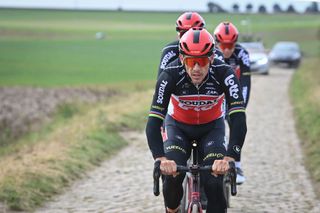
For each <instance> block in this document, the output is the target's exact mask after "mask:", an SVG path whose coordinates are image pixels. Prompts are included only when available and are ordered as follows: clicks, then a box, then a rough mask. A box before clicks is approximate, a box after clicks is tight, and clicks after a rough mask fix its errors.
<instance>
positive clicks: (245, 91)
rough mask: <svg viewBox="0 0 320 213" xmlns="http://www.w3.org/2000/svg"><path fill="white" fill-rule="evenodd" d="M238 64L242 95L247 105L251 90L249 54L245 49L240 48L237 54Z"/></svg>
mask: <svg viewBox="0 0 320 213" xmlns="http://www.w3.org/2000/svg"><path fill="white" fill-rule="evenodd" d="M238 58H239V65H240V73H241V74H240V83H241V90H242V95H243V99H244V103H245V107H247V105H248V102H249V97H250V90H251V71H250V60H249V59H250V56H249V53H248V51H247V50H245V49H244V48H242V50H241V51H240V52H239V55H238Z"/></svg>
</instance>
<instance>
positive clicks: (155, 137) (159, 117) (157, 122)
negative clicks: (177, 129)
mask: <svg viewBox="0 0 320 213" xmlns="http://www.w3.org/2000/svg"><path fill="white" fill-rule="evenodd" d="M173 89H174V83H173V81H172V78H171V77H170V76H169V75H168V73H167V72H162V73H161V74H160V76H159V78H158V81H157V84H156V88H155V93H154V95H153V100H152V104H151V109H150V113H149V118H148V122H147V126H146V135H147V140H148V145H149V148H150V150H151V152H152V156H153V158H154V159H156V158H160V157H164V149H163V141H162V136H161V129H160V128H161V126H162V123H163V120H164V118H165V115H166V113H167V108H168V104H169V101H170V97H171V93H172V91H173Z"/></svg>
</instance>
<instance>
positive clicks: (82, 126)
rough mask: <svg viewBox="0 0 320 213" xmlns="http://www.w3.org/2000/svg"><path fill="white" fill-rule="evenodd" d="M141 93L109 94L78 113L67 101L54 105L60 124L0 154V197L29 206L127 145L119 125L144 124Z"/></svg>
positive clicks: (11, 205)
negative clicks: (57, 107) (60, 107)
mask: <svg viewBox="0 0 320 213" xmlns="http://www.w3.org/2000/svg"><path fill="white" fill-rule="evenodd" d="M146 95H147V96H149V97H151V92H150V91H143V92H135V93H130V95H129V94H124V95H121V96H117V97H113V98H110V100H109V101H108V103H100V104H97V105H96V106H94V107H90V109H88V110H86V111H84V110H80V111H79V112H81V113H80V114H79V113H77V110H74V109H72V108H70V106H66V107H63V109H60V113H59V115H58V116H60V117H61V116H62V117H64V118H65V119H63V120H62V121H63V122H60V125H59V124H56V125H55V126H54V127H53V128H51V130H50V131H45V133H42V136H41V137H32V138H30V137H28V138H25V139H22V141H21V142H19V144H20V145H19V146H16V148H15V149H11V150H12V151H11V152H10V151H7V152H5V154H3V155H1V156H0V159H1V161H0V168H1V170H2V171H3V172H1V173H0V201H1V202H3V203H5V204H6V206H7V207H8V208H9V209H12V210H27V211H30V210H33V209H35V208H36V207H38V206H40V205H41V204H43V202H45V201H47V200H49V199H50V198H51V197H52V196H53V195H55V194H58V193H60V192H61V191H62V189H63V188H65V187H67V186H68V185H70V183H72V181H74V180H76V179H78V178H79V177H82V176H83V174H84V173H85V172H86V171H88V170H90V169H91V168H94V167H95V166H97V165H99V164H100V162H102V161H103V160H105V159H106V158H108V157H109V156H110V155H111V154H113V153H114V152H116V151H118V150H119V149H120V148H121V147H123V146H125V145H126V144H127V142H126V141H125V140H124V139H123V138H121V137H120V136H119V135H118V131H119V130H122V129H123V128H130V129H140V130H141V128H142V127H143V126H144V125H142V124H144V122H142V120H143V119H144V117H146V113H147V110H148V109H147V108H148V106H149V101H150V100H148V99H146V98H145V97H146ZM137 100H141V101H139V103H137ZM132 103H134V104H132ZM137 123H138V124H137ZM35 134H36V133H35ZM39 134H40V133H39ZM23 140H25V141H23ZM30 140H34V141H32V142H30ZM8 150H10V149H8Z"/></svg>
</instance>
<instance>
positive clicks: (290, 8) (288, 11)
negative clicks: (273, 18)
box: [287, 4, 296, 13]
mask: <svg viewBox="0 0 320 213" xmlns="http://www.w3.org/2000/svg"><path fill="white" fill-rule="evenodd" d="M287 13H296V9H294V6H293V5H292V4H290V5H289V6H288V9H287Z"/></svg>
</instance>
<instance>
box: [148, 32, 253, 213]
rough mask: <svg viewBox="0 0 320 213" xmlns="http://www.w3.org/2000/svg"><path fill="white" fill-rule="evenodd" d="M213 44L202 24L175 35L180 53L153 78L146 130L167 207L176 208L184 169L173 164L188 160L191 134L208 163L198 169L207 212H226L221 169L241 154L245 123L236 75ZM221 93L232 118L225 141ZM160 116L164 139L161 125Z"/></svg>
mask: <svg viewBox="0 0 320 213" xmlns="http://www.w3.org/2000/svg"><path fill="white" fill-rule="evenodd" d="M213 48H214V39H213V37H212V36H211V34H210V33H209V32H208V31H207V30H206V29H190V30H189V31H187V32H186V33H185V34H184V35H183V36H182V37H181V39H180V41H179V51H180V54H179V58H178V59H176V60H174V61H173V62H172V63H170V64H169V65H168V66H167V67H166V68H165V69H164V70H163V71H162V72H161V73H160V75H159V77H158V80H157V83H156V87H155V93H154V96H153V101H152V104H151V110H150V114H149V118H148V122H147V126H146V135H147V140H148V145H149V148H150V150H151V152H152V155H153V158H154V159H155V160H160V161H161V164H160V170H161V172H162V174H164V181H163V196H164V201H165V205H166V212H177V211H178V210H179V205H180V201H181V198H182V196H183V187H182V182H183V179H184V177H185V174H183V173H181V174H178V173H177V172H176V169H177V164H178V165H186V164H187V160H188V159H189V157H190V153H191V141H192V140H197V141H198V142H199V152H200V153H199V154H200V155H199V159H200V160H201V161H202V165H212V173H211V174H210V172H208V173H203V175H201V181H202V182H203V184H204V189H205V193H206V195H207V198H208V206H207V213H212V212H218V213H220V212H221V213H222V212H226V208H227V205H226V200H225V197H224V193H223V174H225V173H226V172H227V171H228V169H229V164H228V162H229V161H233V160H234V159H235V158H237V157H238V156H239V155H240V152H241V147H242V144H243V141H244V139H245V135H246V131H247V128H246V117H245V107H244V101H243V97H242V94H241V90H240V84H239V81H238V79H237V77H236V76H235V74H234V72H233V70H232V68H231V67H230V66H228V65H226V64H225V63H224V62H222V61H221V60H219V59H215V58H214V56H213ZM225 99H226V104H227V105H228V112H227V113H228V115H229V116H230V124H231V125H230V137H229V146H228V147H226V141H225V126H224V125H225V124H224V113H225V110H224V108H223V102H224V100H225ZM164 119H165V128H166V133H167V139H166V140H165V141H163V140H162V137H161V130H160V127H161V126H162V123H163V120H164Z"/></svg>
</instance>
